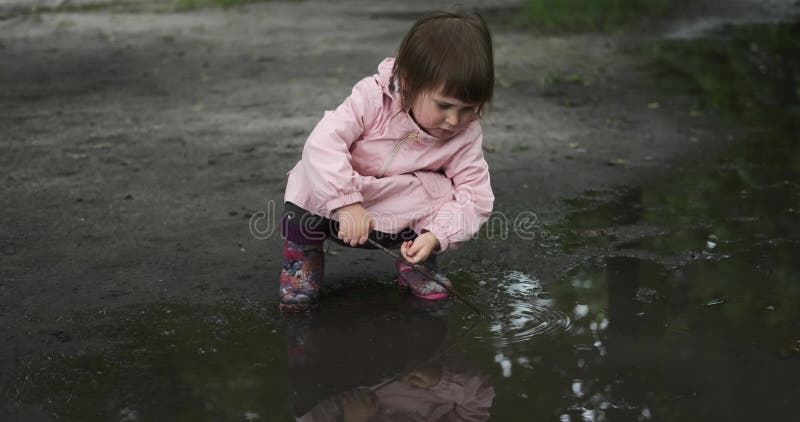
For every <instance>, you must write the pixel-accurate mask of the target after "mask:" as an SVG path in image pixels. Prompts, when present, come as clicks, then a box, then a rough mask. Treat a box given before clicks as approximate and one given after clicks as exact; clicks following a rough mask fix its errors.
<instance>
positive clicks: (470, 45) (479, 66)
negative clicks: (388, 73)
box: [392, 11, 494, 111]
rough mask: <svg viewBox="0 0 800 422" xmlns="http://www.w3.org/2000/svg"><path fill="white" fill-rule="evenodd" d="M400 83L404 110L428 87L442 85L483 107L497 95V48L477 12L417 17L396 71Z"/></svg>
mask: <svg viewBox="0 0 800 422" xmlns="http://www.w3.org/2000/svg"><path fill="white" fill-rule="evenodd" d="M392 82H393V84H399V88H400V95H401V98H402V104H403V108H405V109H406V110H408V109H409V108H411V105H412V104H414V101H415V100H416V98H417V97H418V96H419V95H421V94H422V93H424V92H425V91H428V90H435V89H437V88H439V87H440V86H441V87H442V94H443V95H446V96H448V97H453V98H455V99H458V100H460V101H463V102H465V103H469V104H479V111H483V108H484V106H485V105H486V104H487V103H489V102H491V100H492V95H493V94H494V49H493V47H492V34H491V32H490V31H489V27H488V26H487V25H486V21H484V20H483V18H482V17H481V16H480V15H479V14H477V13H474V12H469V13H458V12H445V11H436V12H431V13H427V14H425V15H423V16H421V17H420V18H419V19H417V22H416V23H414V26H412V27H411V29H410V30H409V31H408V33H407V34H406V36H405V37H404V38H403V42H402V43H400V48H399V49H398V52H397V58H396V59H395V62H394V68H393V69H392Z"/></svg>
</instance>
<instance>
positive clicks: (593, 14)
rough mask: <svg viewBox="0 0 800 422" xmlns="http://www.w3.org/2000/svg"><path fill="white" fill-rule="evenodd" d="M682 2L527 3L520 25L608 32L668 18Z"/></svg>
mask: <svg viewBox="0 0 800 422" xmlns="http://www.w3.org/2000/svg"><path fill="white" fill-rule="evenodd" d="M682 1H683V0H527V1H526V2H525V4H524V6H523V8H522V14H521V15H520V16H518V19H517V20H516V21H517V23H518V24H520V25H522V26H525V27H530V28H534V29H537V30H545V31H608V30H617V29H623V28H625V27H627V26H630V25H631V24H634V23H640V22H642V21H643V20H647V19H651V18H655V17H659V16H663V15H665V14H666V13H667V12H669V11H670V10H673V8H675V7H678V6H680V4H681V2H682Z"/></svg>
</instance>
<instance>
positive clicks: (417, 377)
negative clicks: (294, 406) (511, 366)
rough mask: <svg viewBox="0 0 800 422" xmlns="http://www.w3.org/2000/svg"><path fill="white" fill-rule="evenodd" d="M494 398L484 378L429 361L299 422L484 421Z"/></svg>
mask: <svg viewBox="0 0 800 422" xmlns="http://www.w3.org/2000/svg"><path fill="white" fill-rule="evenodd" d="M493 399H494V388H492V386H491V385H490V384H489V383H488V377H487V376H485V375H483V374H478V373H475V372H474V371H470V370H468V369H466V368H464V367H458V366H457V365H455V364H453V362H448V363H447V364H445V365H442V364H439V363H431V364H428V365H425V366H423V367H421V368H417V369H414V370H412V371H410V372H409V373H407V374H406V375H405V376H403V377H402V378H401V379H398V380H396V381H391V382H389V383H387V384H382V385H381V384H379V385H378V386H376V387H372V388H366V389H355V390H351V391H347V392H344V393H340V394H337V395H336V396H335V397H333V398H329V399H326V400H324V401H322V402H321V403H319V404H318V405H317V406H315V407H314V408H312V409H311V411H309V412H308V413H306V414H305V415H303V416H301V417H299V418H297V420H298V421H302V422H310V421H315V422H317V421H339V420H344V421H345V422H361V421H485V420H488V419H489V409H490V408H491V406H492V400H493Z"/></svg>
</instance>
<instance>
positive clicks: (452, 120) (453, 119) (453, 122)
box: [444, 112, 459, 127]
mask: <svg viewBox="0 0 800 422" xmlns="http://www.w3.org/2000/svg"><path fill="white" fill-rule="evenodd" d="M458 117H459V116H458V113H457V112H450V113H447V116H446V117H445V120H444V121H445V123H447V124H448V125H450V126H453V127H456V126H458V123H459V118H458Z"/></svg>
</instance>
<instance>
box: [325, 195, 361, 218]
mask: <svg viewBox="0 0 800 422" xmlns="http://www.w3.org/2000/svg"><path fill="white" fill-rule="evenodd" d="M356 202H364V197H363V196H361V192H353V193H348V194H347V195H343V196H340V197H338V198H333V199H331V200H330V201H328V202H326V203H325V207H327V208H328V213H329V214H330V213H332V212H334V211H336V210H337V209H339V208H341V207H343V206H345V205H350V204H355V203H356Z"/></svg>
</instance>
